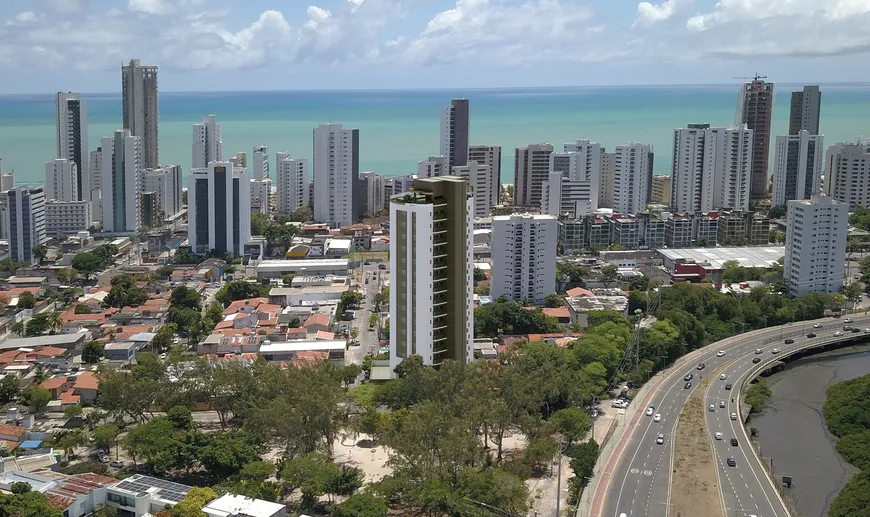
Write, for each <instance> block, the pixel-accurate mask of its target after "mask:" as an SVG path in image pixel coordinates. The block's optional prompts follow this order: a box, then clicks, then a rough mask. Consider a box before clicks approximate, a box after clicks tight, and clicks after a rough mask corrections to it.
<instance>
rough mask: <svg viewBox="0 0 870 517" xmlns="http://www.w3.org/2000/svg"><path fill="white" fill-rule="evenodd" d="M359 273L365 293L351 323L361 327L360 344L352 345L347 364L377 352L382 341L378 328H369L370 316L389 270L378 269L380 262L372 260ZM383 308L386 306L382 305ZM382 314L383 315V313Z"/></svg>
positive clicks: (357, 361)
mask: <svg viewBox="0 0 870 517" xmlns="http://www.w3.org/2000/svg"><path fill="white" fill-rule="evenodd" d="M357 274H358V275H359V276H358V280H359V282H358V283H359V284H360V286H361V289H360V293H364V294H363V301H362V303H361V304H360V308H359V310H357V311H355V314H354V319H353V321H352V322H351V324H352V325H353V326H354V327H356V328H358V329H359V337H358V338H357V340H358V341H359V343H360V344H359V345H358V346H352V347H350V350H348V353H347V356H346V358H345V363H346V364H351V363H355V364H361V363H362V361H363V358H364V357H365V356H366V355H369V354H375V355H376V354H377V351H378V344H379V343H380V341H379V340H378V332H377V329H375V330H369V317H370V316H371V314H372V310H371V309H372V308H373V307H374V304H375V295H376V294H377V293H378V291H380V290H381V288H383V286H384V281H386V280H387V279H388V278H389V270H383V269H378V263H376V262H372V263H371V264H369V265H363V266H362V269H361V271H360V273H357ZM366 278H368V281H369V283H365V280H366ZM382 309H384V308H383V307H382ZM381 316H382V317H383V314H382V315H381Z"/></svg>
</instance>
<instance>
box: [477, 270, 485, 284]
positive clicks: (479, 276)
mask: <svg viewBox="0 0 870 517" xmlns="http://www.w3.org/2000/svg"><path fill="white" fill-rule="evenodd" d="M483 280H486V274H485V273H484V272H483V270H482V269H480V268H474V283H475V284H476V283H477V282H481V281H483Z"/></svg>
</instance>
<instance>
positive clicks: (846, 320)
mask: <svg viewBox="0 0 870 517" xmlns="http://www.w3.org/2000/svg"><path fill="white" fill-rule="evenodd" d="M843 323H852V318H846V319H844V320H843Z"/></svg>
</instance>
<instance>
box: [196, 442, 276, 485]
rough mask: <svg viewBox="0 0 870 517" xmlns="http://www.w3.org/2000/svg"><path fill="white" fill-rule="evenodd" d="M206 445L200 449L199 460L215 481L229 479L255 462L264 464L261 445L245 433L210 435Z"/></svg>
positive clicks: (250, 471) (249, 473)
mask: <svg viewBox="0 0 870 517" xmlns="http://www.w3.org/2000/svg"><path fill="white" fill-rule="evenodd" d="M205 443H206V445H205V446H203V447H200V448H199V450H198V452H197V459H198V460H199V462H200V463H201V464H202V466H203V467H204V468H205V469H206V470H207V471H208V473H209V474H211V475H212V476H213V477H214V478H215V479H223V478H227V477H229V476H231V475H232V474H235V473H238V472H240V471H242V470H243V468H244V467H245V466H246V465H249V464H251V463H253V462H258V463H262V462H259V459H260V453H261V452H262V451H261V449H260V446H259V444H257V443H256V441H255V440H254V439H253V437H252V436H251V435H249V434H247V433H245V432H242V431H222V432H218V433H214V434H211V435H208V438H206V439H205ZM267 465H268V464H267ZM272 470H274V467H272ZM253 472H255V471H254V470H253V469H251V470H249V471H248V475H249V476H250V475H251V473H253ZM267 477H268V475H267ZM264 479H265V478H264Z"/></svg>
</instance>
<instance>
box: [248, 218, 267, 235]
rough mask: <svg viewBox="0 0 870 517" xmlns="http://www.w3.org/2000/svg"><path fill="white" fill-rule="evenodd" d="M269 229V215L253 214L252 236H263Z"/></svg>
mask: <svg viewBox="0 0 870 517" xmlns="http://www.w3.org/2000/svg"><path fill="white" fill-rule="evenodd" d="M268 227H269V216H268V214H251V235H263V233H265V231H266V228H268Z"/></svg>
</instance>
